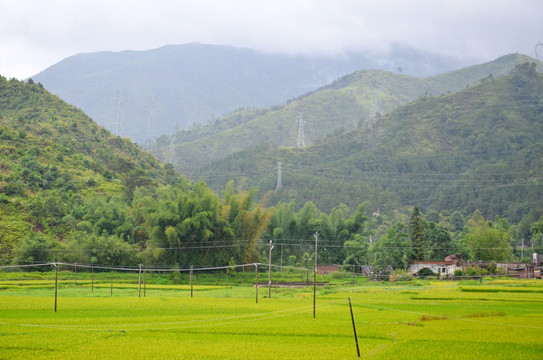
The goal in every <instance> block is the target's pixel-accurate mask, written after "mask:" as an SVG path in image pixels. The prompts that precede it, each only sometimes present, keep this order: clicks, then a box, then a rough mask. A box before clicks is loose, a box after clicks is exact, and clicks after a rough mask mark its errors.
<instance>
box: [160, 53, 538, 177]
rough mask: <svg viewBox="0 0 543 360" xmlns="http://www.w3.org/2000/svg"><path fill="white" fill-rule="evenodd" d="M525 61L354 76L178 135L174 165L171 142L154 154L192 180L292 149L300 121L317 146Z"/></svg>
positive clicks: (521, 58)
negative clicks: (232, 157) (201, 171)
mask: <svg viewBox="0 0 543 360" xmlns="http://www.w3.org/2000/svg"><path fill="white" fill-rule="evenodd" d="M525 61H533V59H531V58H529V57H527V56H524V55H518V54H514V55H508V56H504V57H502V58H499V59H497V60H495V61H492V62H490V63H486V64H481V65H477V66H472V67H468V68H464V69H461V70H457V71H454V72H450V73H446V74H442V75H439V76H433V77H427V78H417V77H412V76H406V75H398V74H393V73H390V72H386V71H371V70H364V71H358V72H355V73H353V74H350V75H347V76H344V77H342V78H340V79H338V80H336V81H334V82H333V83H331V84H330V85H328V86H325V87H323V88H320V89H318V90H316V91H314V92H312V93H309V94H307V95H305V96H302V97H300V98H297V99H295V100H292V101H290V102H288V103H287V104H286V105H284V106H276V107H271V108H262V109H245V110H240V111H238V112H234V113H232V114H230V115H228V116H226V117H225V118H223V119H219V120H216V121H215V122H214V123H212V124H210V125H208V126H203V127H198V128H194V129H192V130H187V131H180V132H178V133H177V135H176V137H175V139H174V142H175V159H171V158H170V154H171V150H170V149H171V148H170V143H171V140H172V139H171V138H167V137H162V138H161V139H159V142H158V144H159V148H158V149H157V150H154V151H153V153H154V154H155V155H156V156H157V157H158V158H159V159H161V160H163V161H171V162H175V166H176V167H177V168H179V169H181V170H182V171H183V172H184V173H186V174H187V176H189V177H192V178H196V177H195V176H193V175H192V173H193V172H194V171H196V170H197V169H198V168H199V167H201V166H203V165H205V164H207V163H209V162H211V161H214V160H217V159H221V158H224V157H225V156H227V155H228V154H232V153H234V152H237V151H241V150H245V149H247V148H250V147H251V146H255V145H259V144H261V143H266V144H269V145H271V146H272V147H277V146H295V145H296V144H297V136H298V124H297V121H298V120H299V118H300V116H303V119H304V121H305V124H304V136H305V141H306V144H307V145H308V146H309V145H315V144H318V143H320V142H321V141H323V140H324V139H325V138H326V137H329V136H332V135H337V134H341V133H344V132H346V131H350V130H353V129H355V128H358V127H364V126H367V125H369V124H371V123H373V122H374V121H376V120H377V118H378V117H379V115H378V114H381V115H382V114H385V113H388V112H390V111H392V110H393V109H395V108H397V107H398V106H400V105H402V104H406V103H408V102H410V101H413V100H415V99H417V98H419V97H421V96H424V95H428V94H431V95H441V94H445V93H448V92H455V91H458V90H462V89H465V88H466V87H468V86H472V85H475V84H478V83H479V82H480V81H481V79H483V78H486V77H488V76H489V74H492V76H494V77H498V76H500V75H503V74H507V73H508V72H509V71H510V70H511V69H512V68H513V67H514V66H515V65H518V64H520V63H522V62H525ZM300 113H303V114H302V115H300ZM206 180H207V179H206Z"/></svg>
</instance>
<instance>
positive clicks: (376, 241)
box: [262, 201, 543, 271]
mask: <svg viewBox="0 0 543 360" xmlns="http://www.w3.org/2000/svg"><path fill="white" fill-rule="evenodd" d="M368 205H369V204H368V203H363V204H361V205H360V206H359V207H358V208H357V209H356V211H354V212H352V211H350V210H349V208H348V207H347V206H346V205H341V206H339V207H337V208H333V209H332V211H331V212H330V213H329V214H326V213H324V212H321V211H319V210H318V209H317V207H316V206H315V205H314V204H313V203H311V202H308V203H306V204H305V205H304V206H303V207H302V208H301V209H300V210H299V211H297V212H296V211H295V205H294V201H291V202H290V203H288V204H287V203H279V204H278V205H277V207H276V208H274V213H273V215H272V217H271V221H270V224H269V226H268V228H267V230H266V232H264V234H263V239H266V241H267V240H269V239H273V242H274V244H275V245H276V248H277V247H279V248H278V250H275V251H274V252H273V254H272V259H273V261H274V262H276V263H279V262H280V263H282V264H285V265H296V266H305V267H307V266H308V263H309V264H311V261H312V259H313V256H314V236H315V235H316V234H318V243H319V249H320V251H319V259H320V260H319V262H321V263H328V264H341V265H343V267H344V268H345V269H348V270H351V271H358V270H357V269H359V268H360V267H361V266H364V265H374V266H377V267H378V268H379V269H381V270H385V269H389V270H390V269H405V268H407V266H408V265H409V263H411V262H412V261H415V260H424V261H442V260H443V259H444V258H445V257H446V256H447V255H450V254H462V256H463V258H464V259H467V260H485V261H507V260H512V259H513V258H514V259H516V260H523V261H529V260H530V256H531V255H530V254H529V252H528V251H526V252H525V253H524V254H525V255H526V256H525V258H523V259H521V254H522V249H521V247H520V246H519V243H520V242H519V241H518V240H515V238H518V231H519V227H518V226H516V227H513V226H511V225H510V224H509V223H508V221H507V220H506V219H503V218H500V217H496V218H495V219H494V220H485V219H484V218H483V216H482V214H481V212H480V211H478V210H477V211H475V212H474V213H473V214H472V215H471V217H469V218H468V219H464V216H463V215H462V214H461V213H460V212H458V211H455V212H453V213H452V214H451V213H450V212H448V211H443V212H442V213H438V212H437V211H435V210H430V211H428V212H427V213H426V214H424V215H423V214H422V213H421V212H420V210H419V208H418V207H417V206H415V207H414V208H413V209H412V211H411V213H410V214H409V216H408V215H407V213H408V211H407V212H405V213H404V214H402V213H400V212H394V213H392V214H388V215H385V214H373V215H370V214H369V213H368V210H367V208H368ZM542 224H543V220H540V221H538V222H534V223H533V224H532V225H531V230H530V232H531V236H532V238H533V239H534V240H535V242H534V244H535V246H533V250H534V251H539V252H541V251H543V241H542V240H539V239H540V238H541V237H542V236H543V225H542ZM266 249H267V248H266ZM266 255H267V253H265V252H263V253H262V256H263V258H265V256H266Z"/></svg>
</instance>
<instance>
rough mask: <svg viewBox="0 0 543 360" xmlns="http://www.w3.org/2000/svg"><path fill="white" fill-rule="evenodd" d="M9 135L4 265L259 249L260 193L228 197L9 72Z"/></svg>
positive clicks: (3, 189)
mask: <svg viewBox="0 0 543 360" xmlns="http://www.w3.org/2000/svg"><path fill="white" fill-rule="evenodd" d="M0 140H1V142H0V220H1V221H0V263H9V262H11V261H14V262H16V263H22V264H25V263H40V262H45V261H52V260H58V261H72V262H78V263H86V264H119V265H120V264H125V265H135V264H137V263H138V262H144V263H149V264H151V263H153V264H170V265H173V264H175V263H185V264H186V263H188V262H189V261H192V262H194V263H196V264H205V263H207V264H210V263H211V264H215V263H219V264H224V263H227V262H228V261H229V260H230V259H233V260H234V261H238V262H244V261H252V260H254V258H255V257H256V256H257V255H258V253H257V250H258V249H257V245H258V244H257V243H256V240H257V239H259V237H260V234H261V233H262V232H263V231H264V228H265V226H266V225H267V223H268V219H269V216H270V214H269V211H268V210H266V209H264V208H263V207H262V206H260V205H258V204H256V203H255V202H254V201H253V199H252V194H251V193H248V192H239V193H234V192H233V191H231V192H230V193H228V194H227V196H226V197H225V198H223V199H219V197H218V196H217V195H215V194H214V193H213V192H212V191H211V190H210V189H209V188H208V187H207V186H206V185H205V184H203V183H197V184H192V183H190V182H189V181H187V180H186V179H185V178H184V177H182V176H181V175H180V174H179V173H177V172H176V171H174V170H173V168H172V167H171V166H170V165H167V166H163V165H162V164H160V163H159V162H158V161H157V160H156V159H155V158H153V157H152V156H151V155H149V154H147V153H145V152H143V151H141V150H140V149H139V148H138V147H137V146H135V145H134V144H132V143H131V142H130V141H129V140H127V139H123V138H120V137H117V136H114V135H112V134H111V133H109V132H108V131H107V130H105V129H104V128H102V127H100V126H98V125H97V124H96V123H94V122H93V121H92V120H91V119H90V118H88V117H87V116H86V115H85V114H84V113H82V112H81V111H80V110H78V109H76V108H74V107H73V106H70V105H68V104H66V103H65V102H64V101H62V100H60V99H59V98H58V97H56V96H53V95H52V94H50V93H48V92H47V91H46V90H44V88H43V86H42V85H41V84H39V83H38V84H36V83H34V82H32V81H29V83H24V82H19V81H17V80H9V81H8V80H6V79H5V78H3V77H0ZM234 242H236V244H237V246H235V247H229V246H231V245H232V244H233V243H234ZM216 244H221V245H224V246H226V247H227V250H225V251H222V250H223V249H220V250H217V248H216V247H214V245H216ZM229 244H230V245H229ZM228 247H229V248H228ZM165 249H169V251H166V250H165ZM189 259H190V260H189Z"/></svg>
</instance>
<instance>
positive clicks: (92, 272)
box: [91, 266, 94, 292]
mask: <svg viewBox="0 0 543 360" xmlns="http://www.w3.org/2000/svg"><path fill="white" fill-rule="evenodd" d="M91 292H94V266H92V267H91Z"/></svg>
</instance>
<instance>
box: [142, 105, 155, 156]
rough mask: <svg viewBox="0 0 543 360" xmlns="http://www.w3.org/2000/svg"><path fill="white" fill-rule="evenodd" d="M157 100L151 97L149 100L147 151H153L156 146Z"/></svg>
mask: <svg viewBox="0 0 543 360" xmlns="http://www.w3.org/2000/svg"><path fill="white" fill-rule="evenodd" d="M156 103H157V98H156V96H151V97H149V98H148V100H147V106H146V108H147V114H148V117H147V132H146V135H147V138H146V139H145V146H146V148H147V150H152V149H154V148H155V146H156V129H155V126H156V124H155V117H156V112H157V106H156Z"/></svg>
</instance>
